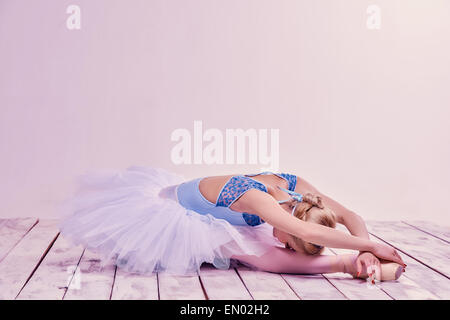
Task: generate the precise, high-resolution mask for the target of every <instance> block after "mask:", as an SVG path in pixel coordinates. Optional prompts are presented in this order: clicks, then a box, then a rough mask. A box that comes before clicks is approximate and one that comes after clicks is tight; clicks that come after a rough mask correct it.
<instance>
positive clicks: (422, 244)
mask: <svg viewBox="0 0 450 320" xmlns="http://www.w3.org/2000/svg"><path fill="white" fill-rule="evenodd" d="M367 226H368V229H369V232H370V233H371V234H373V235H375V236H377V237H378V238H381V239H383V240H384V241H386V242H388V243H389V244H391V245H392V246H394V247H395V248H397V249H398V250H401V251H402V252H404V253H406V254H408V255H409V256H411V257H414V258H415V259H417V260H418V261H420V262H422V263H423V264H426V265H427V266H429V267H431V268H433V269H435V270H436V271H438V272H441V273H442V274H443V275H445V276H446V277H447V278H449V277H450V264H449V263H448V261H450V246H449V245H448V244H447V243H445V242H443V241H442V240H439V239H436V238H434V237H432V236H430V235H428V234H426V233H424V232H421V231H419V230H417V229H414V228H413V227H410V226H407V225H406V224H404V223H401V222H382V221H368V222H367Z"/></svg>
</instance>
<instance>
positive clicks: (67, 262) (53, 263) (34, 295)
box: [17, 235, 83, 300]
mask: <svg viewBox="0 0 450 320" xmlns="http://www.w3.org/2000/svg"><path fill="white" fill-rule="evenodd" d="M82 254H83V248H82V247H81V246H76V247H75V246H73V245H72V244H71V243H70V242H69V241H67V240H66V239H64V238H63V237H62V236H61V235H59V236H58V238H57V239H56V241H55V243H54V244H53V246H52V247H51V248H50V251H49V252H48V253H47V255H46V256H45V258H44V260H43V261H42V262H41V264H40V266H39V268H38V269H37V270H36V272H35V273H34V274H33V277H31V279H30V280H29V281H28V283H27V285H26V286H25V287H24V288H23V290H22V291H21V292H20V294H19V296H18V297H17V299H27V300H28V299H39V300H61V299H62V298H63V296H64V293H65V292H66V290H67V286H68V285H69V282H70V279H71V278H72V276H73V274H74V272H75V269H76V267H77V265H78V263H79V262H80V258H81V255H82Z"/></svg>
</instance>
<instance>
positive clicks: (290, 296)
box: [236, 266, 299, 300]
mask: <svg viewBox="0 0 450 320" xmlns="http://www.w3.org/2000/svg"><path fill="white" fill-rule="evenodd" d="M236 270H237V272H238V273H239V275H240V277H241V279H242V281H243V282H244V284H245V286H246V287H247V289H248V291H249V292H250V293H251V295H252V297H253V299H255V300H298V299H299V297H298V296H297V295H296V294H295V292H294V291H292V289H291V288H290V287H289V285H288V284H287V283H286V281H285V280H284V279H283V277H282V276H281V275H280V274H276V273H269V272H264V271H257V270H252V269H250V268H248V267H245V266H238V267H237V268H236Z"/></svg>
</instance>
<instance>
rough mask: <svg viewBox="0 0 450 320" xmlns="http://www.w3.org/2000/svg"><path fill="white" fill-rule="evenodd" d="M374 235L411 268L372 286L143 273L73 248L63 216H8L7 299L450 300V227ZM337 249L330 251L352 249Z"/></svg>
mask: <svg viewBox="0 0 450 320" xmlns="http://www.w3.org/2000/svg"><path fill="white" fill-rule="evenodd" d="M367 225H368V228H369V231H370V233H371V236H372V239H373V240H375V241H382V242H386V243H388V244H390V245H392V246H393V247H395V248H396V249H397V250H399V251H400V253H401V254H402V257H403V258H404V261H405V263H406V264H407V265H408V266H407V271H406V272H405V273H404V274H403V276H402V277H401V278H400V279H399V280H398V281H393V282H382V283H376V284H375V285H371V284H369V283H368V282H366V281H364V280H355V279H352V278H351V276H349V275H346V274H341V273H335V274H323V275H322V274H318V275H288V274H274V273H267V272H259V271H251V270H249V269H247V268H246V267H244V266H241V265H237V266H234V267H232V268H230V269H229V270H217V269H215V268H214V267H212V266H211V265H204V266H203V267H202V269H201V271H200V274H199V275H198V276H188V277H186V276H184V277H178V276H177V277H174V276H168V275H165V274H162V273H161V274H154V275H152V276H141V275H136V274H129V273H125V272H123V271H122V270H120V269H117V268H116V267H115V266H114V265H112V264H109V265H106V266H105V267H104V268H100V261H99V259H98V257H97V256H96V255H94V254H92V253H91V252H89V251H85V250H83V248H81V247H73V246H71V245H70V244H69V243H68V242H67V241H66V240H65V239H64V238H63V237H62V236H59V233H58V229H57V221H56V220H39V219H37V218H24V219H3V220H2V219H0V299H200V300H203V299H227V300H228V299H232V300H236V299H283V300H284V299H294V300H296V299H449V298H450V280H449V276H450V263H449V261H450V247H449V241H450V228H449V227H443V226H439V225H436V224H433V223H430V222H424V221H397V222H383V221H369V222H368V223H367ZM346 252H349V251H348V250H336V249H333V250H329V249H327V251H326V253H325V254H339V253H346Z"/></svg>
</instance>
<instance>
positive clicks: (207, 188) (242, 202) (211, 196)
mask: <svg viewBox="0 0 450 320" xmlns="http://www.w3.org/2000/svg"><path fill="white" fill-rule="evenodd" d="M238 175H242V174H233V175H224V176H211V177H205V178H203V179H202V180H201V181H200V183H199V190H200V193H201V194H202V195H203V196H204V197H205V198H206V199H207V200H208V201H210V202H212V203H214V204H216V202H217V198H218V197H219V195H220V192H221V190H222V188H223V187H224V186H225V184H226V183H227V182H228V181H229V180H230V179H231V178H232V177H234V176H238ZM251 178H252V179H254V180H256V181H259V182H261V183H262V184H264V185H265V186H266V188H267V191H268V193H269V194H270V195H271V196H272V197H274V198H275V199H276V200H282V199H285V198H286V194H284V192H283V191H281V190H280V189H279V188H277V187H278V186H279V187H282V188H285V189H287V188H288V183H287V181H286V180H285V179H283V178H281V177H278V176H276V175H273V174H271V175H262V174H261V175H256V176H252V177H251ZM230 209H231V210H234V211H238V212H247V211H248V210H249V208H248V204H247V203H246V197H240V198H238V199H237V200H236V201H235V202H234V203H233V204H232V205H231V206H230Z"/></svg>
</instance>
